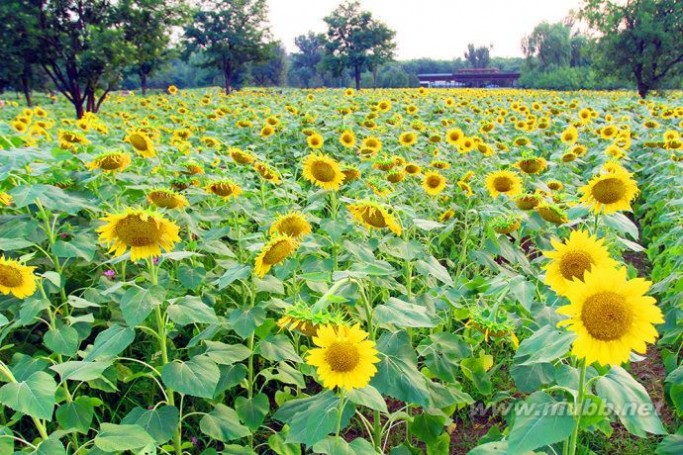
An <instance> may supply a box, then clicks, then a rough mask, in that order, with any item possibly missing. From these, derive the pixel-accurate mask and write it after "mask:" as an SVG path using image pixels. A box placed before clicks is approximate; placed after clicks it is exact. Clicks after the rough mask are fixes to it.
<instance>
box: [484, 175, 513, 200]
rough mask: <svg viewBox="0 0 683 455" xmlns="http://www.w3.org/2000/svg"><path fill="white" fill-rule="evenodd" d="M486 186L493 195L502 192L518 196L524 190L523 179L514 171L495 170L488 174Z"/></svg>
mask: <svg viewBox="0 0 683 455" xmlns="http://www.w3.org/2000/svg"><path fill="white" fill-rule="evenodd" d="M486 188H487V189H488V191H489V194H491V196H492V197H498V195H500V194H506V195H508V196H510V197H512V196H517V195H518V194H520V193H521V192H522V179H521V178H520V177H519V175H517V174H516V173H515V172H512V171H507V170H503V171H495V172H491V173H490V174H488V175H487V176H486Z"/></svg>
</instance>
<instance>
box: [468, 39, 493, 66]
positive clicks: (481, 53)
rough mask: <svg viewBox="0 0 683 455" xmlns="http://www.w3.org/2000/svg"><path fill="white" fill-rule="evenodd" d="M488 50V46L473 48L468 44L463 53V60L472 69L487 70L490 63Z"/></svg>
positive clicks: (472, 45) (489, 48)
mask: <svg viewBox="0 0 683 455" xmlns="http://www.w3.org/2000/svg"><path fill="white" fill-rule="evenodd" d="M490 50H491V47H490V46H489V47H487V46H480V47H475V46H474V44H472V43H469V44H468V45H467V51H466V52H465V60H467V61H468V62H469V64H470V66H471V67H472V68H488V66H489V64H490V63H491V54H490Z"/></svg>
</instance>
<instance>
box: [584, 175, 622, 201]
mask: <svg viewBox="0 0 683 455" xmlns="http://www.w3.org/2000/svg"><path fill="white" fill-rule="evenodd" d="M592 193H593V197H594V198H595V200H596V201H598V202H600V203H602V204H613V203H615V202H617V201H619V200H621V198H623V197H624V194H626V186H625V185H624V182H622V181H621V180H619V179H618V178H608V179H605V180H601V181H599V182H598V183H596V184H595V186H594V187H593V190H592Z"/></svg>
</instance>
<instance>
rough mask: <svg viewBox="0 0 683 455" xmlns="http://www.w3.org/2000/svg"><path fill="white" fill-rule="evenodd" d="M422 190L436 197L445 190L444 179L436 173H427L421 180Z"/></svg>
mask: <svg viewBox="0 0 683 455" xmlns="http://www.w3.org/2000/svg"><path fill="white" fill-rule="evenodd" d="M422 188H423V189H424V190H425V192H426V193H427V194H429V195H430V196H436V195H437V194H439V193H441V192H442V191H443V190H444V188H446V177H444V176H443V175H441V174H440V173H439V172H437V171H429V172H427V173H426V174H425V176H424V178H423V179H422Z"/></svg>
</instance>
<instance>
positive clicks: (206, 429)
mask: <svg viewBox="0 0 683 455" xmlns="http://www.w3.org/2000/svg"><path fill="white" fill-rule="evenodd" d="M199 428H200V429H201V430H202V433H204V434H205V435H207V436H209V437H211V438H213V439H216V440H218V441H223V442H228V441H232V440H234V439H240V438H244V437H246V436H249V435H250V434H251V431H249V428H247V427H245V426H244V425H242V424H241V423H240V421H239V417H238V416H237V413H236V412H235V410H234V409H232V408H229V407H227V406H225V405H224V404H217V405H216V407H215V408H214V409H213V411H211V412H210V413H209V414H206V415H204V417H202V420H201V421H200V422H199Z"/></svg>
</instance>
